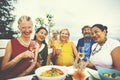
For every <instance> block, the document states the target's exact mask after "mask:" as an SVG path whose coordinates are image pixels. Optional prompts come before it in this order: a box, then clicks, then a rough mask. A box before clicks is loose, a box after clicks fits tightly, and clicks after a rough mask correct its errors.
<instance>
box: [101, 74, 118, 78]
mask: <svg viewBox="0 0 120 80" xmlns="http://www.w3.org/2000/svg"><path fill="white" fill-rule="evenodd" d="M103 75H104V76H106V77H109V78H115V79H120V75H117V74H115V73H103Z"/></svg>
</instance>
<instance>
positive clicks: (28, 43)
mask: <svg viewBox="0 0 120 80" xmlns="http://www.w3.org/2000/svg"><path fill="white" fill-rule="evenodd" d="M19 39H20V43H21V44H23V45H24V46H25V47H28V46H29V45H30V42H31V40H29V42H27V43H26V42H25V41H24V40H23V39H22V38H21V37H20V38H19Z"/></svg>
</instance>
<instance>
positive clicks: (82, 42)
mask: <svg viewBox="0 0 120 80" xmlns="http://www.w3.org/2000/svg"><path fill="white" fill-rule="evenodd" d="M82 34H83V38H80V39H79V40H78V43H77V50H78V52H80V53H84V54H85V57H84V59H83V60H84V61H86V60H87V59H89V57H90V53H91V47H92V45H93V44H94V43H95V41H94V40H93V39H92V37H91V27H90V26H88V25H86V26H84V27H83V28H82Z"/></svg>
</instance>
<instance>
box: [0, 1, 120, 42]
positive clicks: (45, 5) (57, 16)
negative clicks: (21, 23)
mask: <svg viewBox="0 0 120 80" xmlns="http://www.w3.org/2000/svg"><path fill="white" fill-rule="evenodd" d="M119 9H120V0H0V39H11V38H14V37H17V36H19V31H18V29H17V21H18V18H19V17H20V16H21V15H28V16H30V17H32V19H33V22H34V26H35V29H37V28H38V27H40V26H44V27H46V28H47V29H48V31H49V35H48V36H47V37H50V36H51V32H52V31H53V30H58V31H59V30H61V29H62V28H68V29H69V30H70V39H71V40H72V41H75V42H77V41H78V39H79V38H81V37H82V33H81V28H82V27H83V26H85V25H90V26H92V25H94V24H96V23H100V24H103V25H106V26H107V27H108V37H111V38H115V39H117V40H120V37H119V35H120V22H119V20H120V10H119ZM35 29H34V31H35ZM33 35H34V33H33Z"/></svg>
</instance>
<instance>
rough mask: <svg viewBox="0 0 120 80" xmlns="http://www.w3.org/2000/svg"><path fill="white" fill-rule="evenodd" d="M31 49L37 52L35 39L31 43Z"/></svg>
mask: <svg viewBox="0 0 120 80" xmlns="http://www.w3.org/2000/svg"><path fill="white" fill-rule="evenodd" d="M29 50H30V51H31V52H32V54H34V53H35V50H36V42H35V41H32V42H31V43H30V46H29ZM30 62H33V59H32V60H30Z"/></svg>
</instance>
